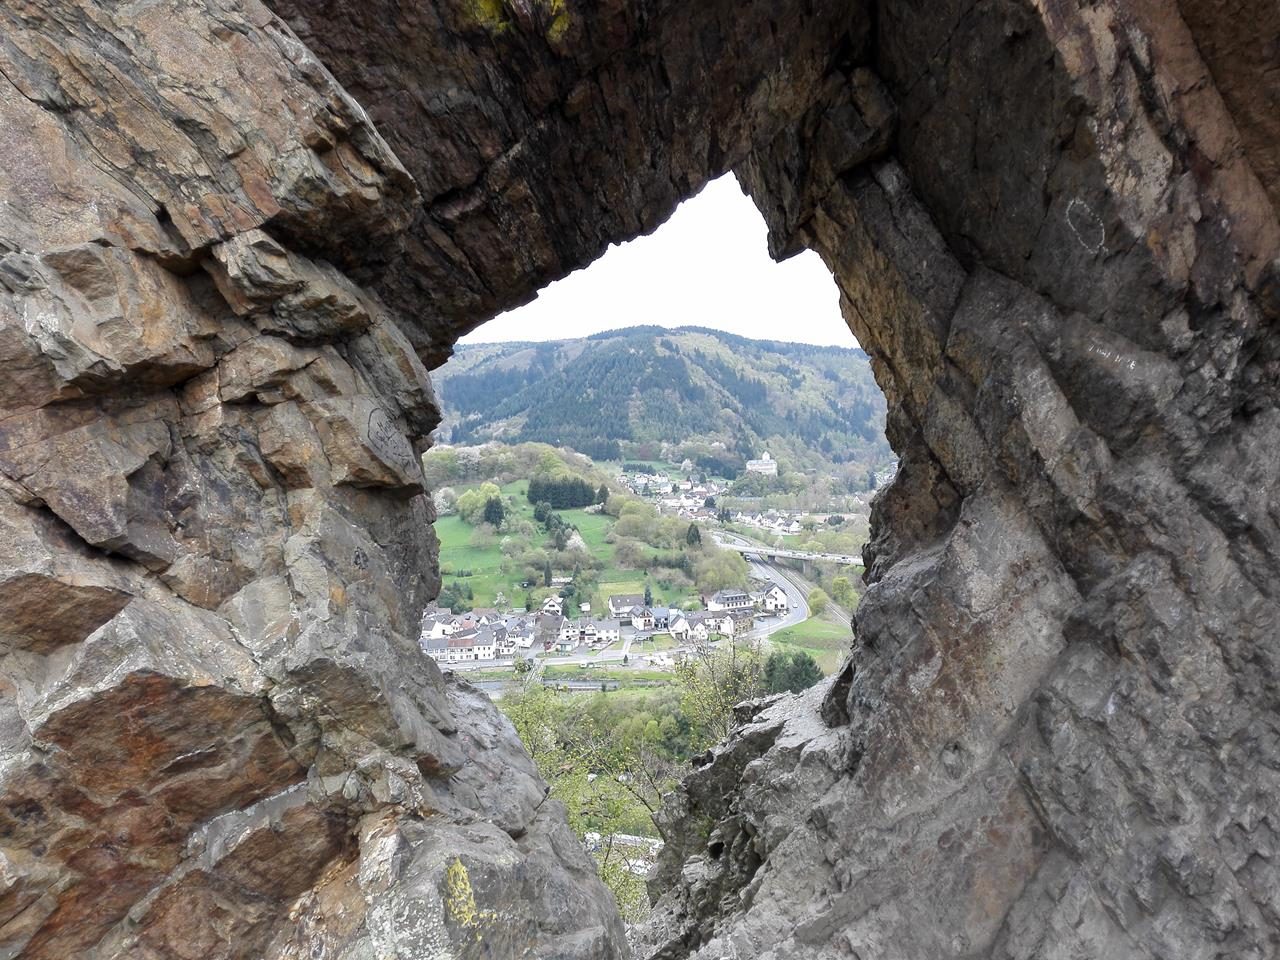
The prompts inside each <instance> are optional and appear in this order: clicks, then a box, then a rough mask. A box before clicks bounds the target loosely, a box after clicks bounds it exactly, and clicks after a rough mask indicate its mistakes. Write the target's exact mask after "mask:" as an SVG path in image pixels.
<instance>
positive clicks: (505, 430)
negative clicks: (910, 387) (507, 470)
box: [435, 327, 892, 468]
mask: <svg viewBox="0 0 1280 960" xmlns="http://www.w3.org/2000/svg"><path fill="white" fill-rule="evenodd" d="M435 380H436V385H437V387H438V389H439V392H440V394H441V397H442V400H443V403H444V406H445V422H444V425H443V426H442V427H441V430H440V433H439V439H441V440H444V441H448V442H453V443H479V442H483V441H486V440H496V439H500V440H506V441H509V442H512V443H515V442H522V441H528V440H536V441H542V442H546V443H552V444H556V445H558V446H567V447H572V448H573V449H575V450H578V451H580V452H582V453H585V454H587V455H588V456H591V457H594V458H596V459H620V458H642V459H643V458H647V457H656V456H659V455H660V454H659V452H658V448H659V447H663V445H666V446H665V447H664V450H665V452H666V453H670V448H671V447H672V446H675V447H678V448H683V449H687V450H689V451H695V452H696V451H698V450H701V449H707V450H713V451H719V452H722V453H723V454H724V455H725V456H726V457H727V458H728V459H729V460H736V461H737V462H738V463H739V465H740V464H741V462H742V461H743V460H746V459H750V458H753V457H758V456H759V455H760V454H761V452H762V451H764V450H766V449H767V450H769V451H770V452H771V453H772V454H773V456H774V457H775V458H776V459H781V460H783V461H784V463H785V462H787V461H788V460H789V461H790V462H791V464H792V465H793V466H796V467H802V466H813V465H815V464H816V463H818V462H823V461H825V462H827V463H832V464H849V465H856V466H859V467H861V468H867V467H878V466H881V465H883V464H884V463H887V462H889V461H890V460H891V459H892V454H891V452H890V450H889V447H888V444H887V442H886V441H885V438H884V417H885V401H884V396H883V394H881V392H880V390H879V388H878V387H877V386H876V383H875V380H874V379H873V378H872V375H871V368H870V363H869V361H868V359H867V355H866V354H865V353H863V352H862V351H861V350H859V349H856V348H842V347H816V346H811V345H808V344H799V343H781V342H775V341H764V340H748V339H746V338H744V337H738V336H734V335H732V334H727V333H723V332H720V331H714V330H706V329H702V328H696V327H682V328H678V329H674V330H670V329H665V328H661V327H631V328H628V329H625V330H617V331H608V332H605V333H600V334H596V335H594V336H591V337H587V338H585V339H581V340H560V341H553V342H547V343H503V344H475V345H470V346H460V347H458V348H457V353H456V355H455V356H454V357H453V359H451V360H450V361H449V362H448V363H447V364H445V365H444V366H443V367H441V368H440V369H439V370H437V371H436V373H435Z"/></svg>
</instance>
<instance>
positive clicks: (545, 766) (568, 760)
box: [499, 678, 694, 920]
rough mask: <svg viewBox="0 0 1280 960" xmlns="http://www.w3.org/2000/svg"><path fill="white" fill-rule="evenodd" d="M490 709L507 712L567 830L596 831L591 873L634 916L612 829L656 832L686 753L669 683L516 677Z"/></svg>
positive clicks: (630, 884) (637, 902) (640, 897)
mask: <svg viewBox="0 0 1280 960" xmlns="http://www.w3.org/2000/svg"><path fill="white" fill-rule="evenodd" d="M499 706H500V707H501V709H502V710H503V712H504V713H506V714H507V716H508V717H509V718H510V720H511V722H512V725H513V726H514V727H515V729H516V733H517V734H519V736H520V739H521V740H522V741H523V742H524V745H525V747H526V749H527V750H528V751H529V754H530V756H532V757H533V759H534V762H535V763H536V764H537V765H538V770H539V772H540V773H541V774H542V776H543V778H544V779H545V780H546V781H547V783H548V784H549V785H550V787H551V796H552V797H554V798H555V799H557V800H559V801H560V802H561V803H563V804H564V805H565V810H566V812H567V814H568V819H569V826H570V827H571V828H572V829H573V830H574V831H575V832H576V833H577V834H578V836H579V837H585V836H586V835H587V834H588V833H596V834H600V835H601V836H602V837H603V841H602V843H601V844H600V846H599V849H597V850H594V851H593V855H594V856H595V857H596V861H597V865H598V867H599V872H600V877H601V879H602V880H603V881H604V882H605V884H606V885H607V886H608V887H609V889H610V890H612V891H613V894H614V897H615V898H616V899H617V901H618V905H619V908H620V910H621V911H622V913H623V915H624V917H626V918H627V919H630V920H638V919H641V918H642V917H643V916H644V914H645V913H646V912H647V908H648V903H647V897H646V896H645V893H644V884H643V881H642V880H641V879H640V878H639V877H636V876H635V875H634V874H632V873H630V871H628V870H626V869H625V863H624V856H623V851H622V850H621V849H620V848H618V847H616V846H615V845H614V844H612V843H611V842H610V841H611V837H612V836H613V835H614V834H619V833H625V834H633V835H639V836H650V837H653V836H659V835H660V834H659V831H658V829H657V827H656V825H655V823H654V819H653V814H654V813H655V812H656V811H657V808H658V806H659V804H660V802H661V798H662V795H663V794H664V793H666V792H668V791H670V790H671V789H673V788H674V786H675V784H676V781H677V779H678V777H679V775H680V772H681V768H682V767H683V765H684V764H685V763H686V762H687V761H688V759H689V757H691V756H692V755H693V752H694V746H693V738H692V729H691V727H690V724H689V722H688V720H687V719H686V718H685V716H684V715H683V713H682V712H681V701H680V698H679V695H678V694H677V693H676V692H675V691H674V690H672V689H670V688H667V689H661V690H653V691H618V692H614V693H609V694H605V693H600V694H596V695H595V696H586V695H584V694H569V693H557V692H555V691H553V690H551V689H549V688H547V687H544V686H542V685H541V684H540V683H537V682H534V681H533V680H532V679H531V678H526V679H525V680H524V681H523V682H522V685H521V687H520V689H518V690H516V691H513V692H511V693H508V694H507V696H505V697H503V699H502V700H501V701H500V702H499Z"/></svg>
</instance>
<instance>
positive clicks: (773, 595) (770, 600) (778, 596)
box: [759, 583, 791, 613]
mask: <svg viewBox="0 0 1280 960" xmlns="http://www.w3.org/2000/svg"><path fill="white" fill-rule="evenodd" d="M790 606H791V605H790V603H789V602H788V601H787V592H786V591H785V590H783V589H782V588H781V587H780V586H778V585H777V584H776V583H775V584H774V585H773V586H771V587H770V588H769V589H768V590H766V591H765V592H764V593H763V594H762V595H761V597H760V604H759V607H760V609H761V610H763V611H764V612H765V613H786V612H787V610H788V609H789V608H790Z"/></svg>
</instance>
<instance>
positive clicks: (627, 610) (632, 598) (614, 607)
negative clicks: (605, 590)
mask: <svg viewBox="0 0 1280 960" xmlns="http://www.w3.org/2000/svg"><path fill="white" fill-rule="evenodd" d="M643 603H644V597H643V596H641V595H640V594H638V593H615V594H614V595H613V596H611V597H610V598H609V616H611V617H622V616H630V615H631V608H632V607H638V606H640V605H641V604H643Z"/></svg>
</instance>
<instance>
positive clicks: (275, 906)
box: [0, 0, 625, 960]
mask: <svg viewBox="0 0 1280 960" xmlns="http://www.w3.org/2000/svg"><path fill="white" fill-rule="evenodd" d="M0 163H2V164H3V166H4V168H5V170H6V171H9V172H10V174H9V176H8V178H7V179H6V181H5V183H4V184H3V186H0V363H3V365H4V376H3V377H0V955H3V956H5V957H18V956H21V957H29V958H33V960H55V958H57V960H69V958H72V957H100V958H104V960H105V958H125V957H129V958H146V960H161V958H166V960H167V958H193V957H201V958H211V957H219V958H228V960H230V958H242V960H263V958H267V957H270V958H286V957H299V958H301V957H306V958H308V960H312V958H315V957H317V956H321V955H325V956H342V957H347V958H357V957H368V956H372V955H374V954H376V955H378V956H380V957H404V958H408V957H410V956H414V957H416V956H421V955H422V952H421V951H422V949H424V944H432V945H434V947H433V948H434V949H438V950H444V951H448V953H447V955H450V956H473V955H479V954H478V953H477V952H476V951H479V950H488V949H490V948H489V947H487V946H482V943H487V942H491V941H492V938H493V937H498V938H500V939H501V941H502V943H503V944H504V945H505V946H504V948H503V949H504V950H507V951H508V955H512V956H514V955H517V954H521V953H528V955H539V956H561V957H565V958H582V960H586V958H595V957H609V956H622V955H623V954H624V953H625V944H624V940H623V935H622V930H621V924H620V923H619V921H618V919H617V915H616V912H615V911H614V909H613V907H612V903H611V901H610V899H609V897H608V894H607V891H606V890H605V889H604V887H603V886H602V885H601V884H600V882H599V880H598V879H597V878H596V877H595V874H594V868H593V866H592V862H591V861H590V859H589V858H588V857H587V856H586V854H585V852H584V851H582V850H581V848H580V847H579V845H578V844H577V843H576V841H575V840H574V839H573V837H572V836H571V835H570V834H569V833H568V831H567V828H566V827H565V824H564V817H563V811H561V810H560V809H559V808H558V807H556V805H554V804H549V803H546V802H545V793H546V788H545V785H543V784H542V782H541V781H540V780H539V779H538V777H537V774H536V771H535V770H534V768H533V766H532V764H531V762H530V761H529V760H528V758H527V757H526V756H524V754H523V752H522V750H521V748H520V745H519V742H518V740H517V739H516V737H515V734H514V732H513V730H512V729H511V727H510V725H509V724H507V723H506V722H505V721H504V720H503V719H501V717H500V716H499V715H498V714H497V713H496V711H495V710H494V708H493V706H492V704H490V703H489V702H488V700H487V699H486V698H484V697H483V696H482V695H479V694H478V693H476V692H474V691H471V690H469V689H463V688H461V687H458V686H456V685H455V686H452V687H451V686H450V685H447V684H446V682H445V680H444V678H443V677H442V676H441V674H440V672H439V670H438V669H437V668H436V667H435V665H434V663H432V662H431V661H430V660H428V659H427V658H425V657H424V656H423V654H422V653H421V651H420V649H419V647H418V642H417V641H418V624H419V620H420V614H421V610H422V607H423V606H424V604H425V602H426V601H427V599H429V598H430V597H431V596H433V595H434V593H435V591H436V590H437V589H438V582H439V581H438V577H437V574H436V572H435V566H436V540H435V537H434V534H433V533H432V531H431V521H432V519H434V513H433V511H432V508H431V502H430V499H429V497H428V496H426V494H425V491H424V490H423V481H422V473H421V467H420V464H419V454H420V452H421V450H422V448H423V445H424V443H425V438H426V436H427V434H429V433H430V431H431V430H432V429H433V428H434V426H435V425H436V423H438V421H439V410H438V406H437V404H436V401H435V397H434V394H433V392H432V389H431V385H430V380H429V376H428V374H427V371H426V368H425V367H424V366H423V364H422V361H421V360H420V359H419V357H418V356H417V354H416V352H415V350H414V347H413V345H412V343H411V340H410V338H409V337H407V336H406V335H405V333H404V332H403V331H402V325H403V324H405V322H406V318H405V316H403V315H398V314H396V313H394V312H392V310H390V309H389V308H388V307H387V306H386V305H385V304H384V303H383V302H382V301H381V300H380V299H379V296H378V294H377V293H376V291H374V290H372V289H371V288H370V287H369V286H368V281H369V278H370V277H371V276H373V275H375V274H376V273H378V272H379V271H382V270H383V269H384V268H385V267H386V266H387V265H388V264H390V263H391V262H393V261H395V260H396V259H397V258H398V257H399V256H400V250H401V247H402V245H403V243H404V242H405V239H406V237H407V233H406V231H407V228H408V226H409V224H410V222H411V221H412V220H413V219H414V218H415V217H417V216H419V215H420V214H419V207H418V206H417V199H418V190H417V187H416V185H415V184H414V182H413V181H412V180H411V179H410V177H409V175H408V174H407V173H406V172H405V170H404V168H403V167H402V166H401V164H400V162H399V161H398V160H397V158H396V157H395V155H394V154H393V153H392V151H391V149H390V147H389V146H388V145H387V143H386V142H385V141H384V140H383V139H382V138H381V137H380V135H379V134H378V133H377V132H376V131H375V130H374V128H373V127H372V125H371V123H370V122H369V120H368V117H367V116H366V114H365V113H364V111H363V109H362V108H361V107H360V106H359V105H358V104H357V103H356V102H355V101H354V100H352V99H351V98H350V96H349V95H348V94H347V93H346V92H345V91H344V90H343V89H342V88H341V87H340V86H339V85H338V84H337V82H336V81H334V79H333V77H332V76H331V75H330V74H329V73H328V71H327V70H326V69H325V68H324V67H323V66H322V65H321V64H320V62H319V61H318V60H317V59H316V58H315V57H314V55H313V54H312V53H311V52H310V51H309V50H307V49H306V48H305V47H304V46H303V45H302V44H301V43H300V42H299V41H298V40H297V38H296V37H295V36H294V35H293V34H292V33H291V31H290V30H289V28H288V27H287V26H286V25H285V24H284V23H282V22H281V21H280V20H278V19H276V18H275V17H274V16H273V15H272V14H271V13H270V12H269V11H268V10H267V9H266V8H265V7H263V6H262V5H261V4H260V3H257V2H249V3H240V2H230V0H228V2H225V3H224V2H214V3H204V2H188V0H164V2H161V3H157V4H141V5H126V6H121V5H118V4H105V3H103V4H99V3H95V2H73V0H66V2H57V3H52V4H50V3H19V4H16V5H15V4H9V5H7V6H6V7H5V9H4V10H3V11H0ZM464 894H465V896H464ZM481 933H483V934H484V937H483V940H482V939H481V936H480V935H481ZM529 952H531V953H529ZM486 955H491V954H486Z"/></svg>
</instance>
